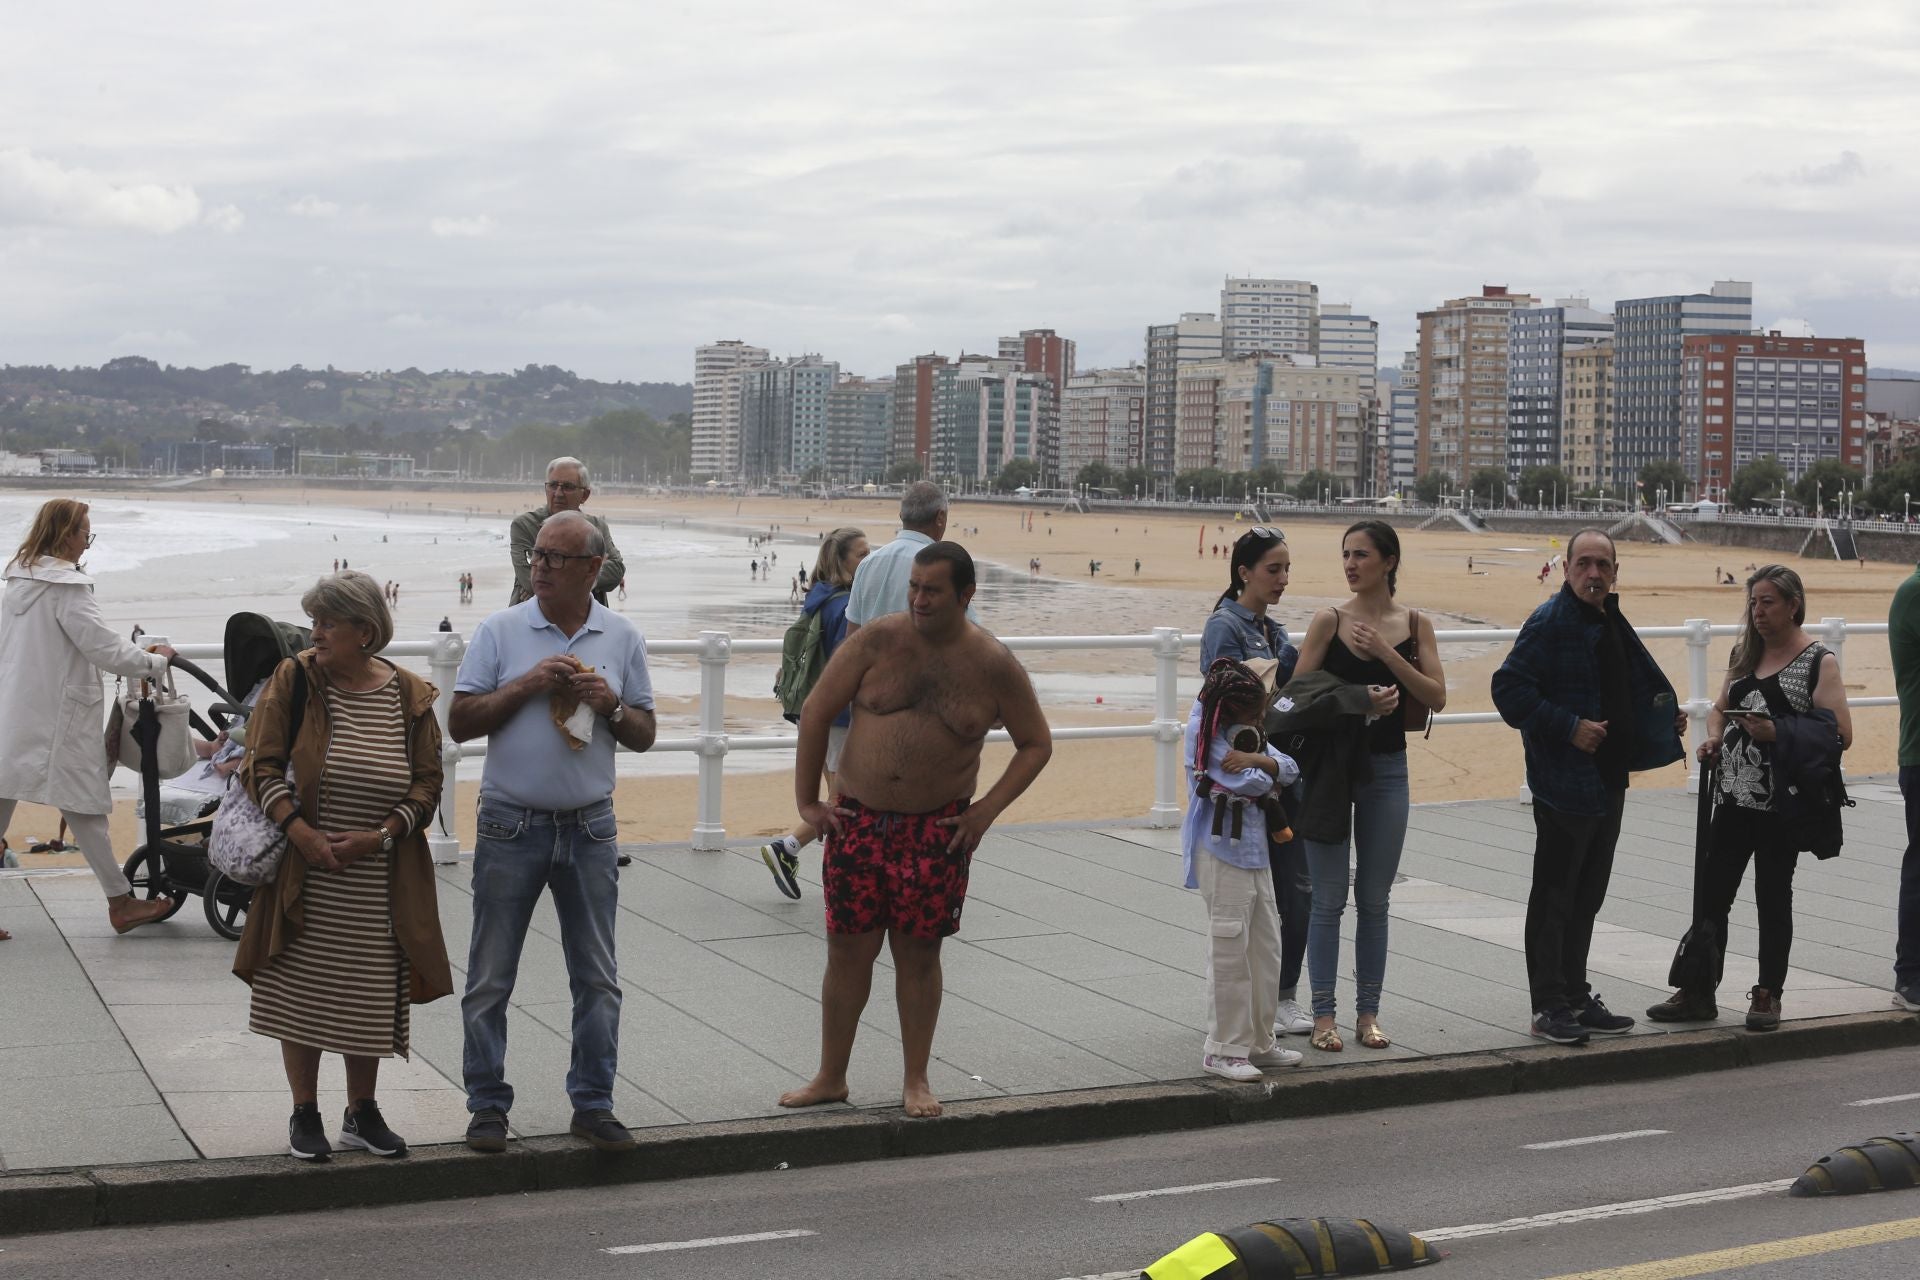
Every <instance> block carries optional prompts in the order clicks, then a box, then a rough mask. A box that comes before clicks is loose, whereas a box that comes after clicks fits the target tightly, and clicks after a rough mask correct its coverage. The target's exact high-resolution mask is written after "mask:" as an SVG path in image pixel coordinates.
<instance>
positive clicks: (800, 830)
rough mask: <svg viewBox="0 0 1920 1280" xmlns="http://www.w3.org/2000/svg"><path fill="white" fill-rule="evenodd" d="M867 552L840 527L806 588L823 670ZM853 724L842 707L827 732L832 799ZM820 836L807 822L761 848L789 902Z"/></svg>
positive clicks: (842, 635) (859, 535)
mask: <svg viewBox="0 0 1920 1280" xmlns="http://www.w3.org/2000/svg"><path fill="white" fill-rule="evenodd" d="M867 551H868V547H867V535H866V534H865V532H863V531H862V530H859V529H855V528H851V527H848V528H842V529H835V530H834V531H833V532H832V533H829V534H828V535H827V536H826V540H825V541H823V542H822V543H821V544H820V557H819V559H818V560H817V561H815V563H814V569H813V586H811V587H810V588H808V590H807V600H806V604H805V605H804V606H803V607H802V609H801V615H802V616H803V617H812V616H813V615H815V614H818V615H819V616H820V661H821V663H822V664H823V665H822V667H821V669H822V670H825V666H824V664H825V663H828V662H831V661H832V660H833V655H834V653H835V652H836V651H837V650H838V649H839V648H840V645H841V643H842V642H843V641H845V640H846V638H847V600H848V593H849V591H850V590H851V589H852V586H853V575H854V571H855V570H856V569H858V568H859V567H860V562H861V561H862V560H865V559H866V558H867ZM852 722H853V708H852V707H850V706H849V707H842V708H840V712H839V714H838V715H836V716H834V718H833V725H832V727H831V728H829V729H828V730H827V756H826V768H825V777H826V780H827V794H828V795H833V794H834V793H835V790H836V783H835V777H834V775H835V774H836V773H838V772H839V769H840V752H841V750H842V749H843V748H844V747H845V746H846V742H847V726H848V725H850V724H851V723H852ZM819 834H820V832H819V831H818V830H817V829H815V828H814V827H811V826H809V825H807V824H806V823H805V822H802V823H800V824H799V825H798V826H796V827H795V828H794V829H793V830H792V831H791V832H789V833H788V834H786V835H784V836H777V837H775V838H774V839H772V840H770V841H768V842H767V843H766V844H763V845H761V846H760V860H761V861H762V862H764V863H766V864H767V870H768V871H770V872H772V873H773V882H774V884H775V885H776V886H778V887H779V890H780V892H781V893H783V894H785V895H786V896H787V897H789V898H795V899H798V898H799V896H800V880H799V871H800V851H801V850H802V849H804V848H806V847H807V846H808V845H809V844H811V843H812V842H813V841H814V839H815V837H817V836H818V835H819Z"/></svg>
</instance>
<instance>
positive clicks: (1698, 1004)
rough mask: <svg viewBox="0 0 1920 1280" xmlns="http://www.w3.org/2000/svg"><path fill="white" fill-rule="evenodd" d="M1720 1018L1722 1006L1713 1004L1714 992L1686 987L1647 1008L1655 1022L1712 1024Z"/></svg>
mask: <svg viewBox="0 0 1920 1280" xmlns="http://www.w3.org/2000/svg"><path fill="white" fill-rule="evenodd" d="M1719 1016H1720V1006H1719V1005H1717V1004H1715V1003H1714V1002H1713V992H1711V991H1688V990H1687V989H1686V988H1684V987H1682V988H1681V989H1680V990H1678V991H1676V992H1674V993H1673V994H1672V995H1670V996H1668V997H1667V998H1666V999H1665V1000H1662V1001H1661V1002H1660V1003H1659V1004H1656V1005H1649V1006H1648V1008H1647V1017H1648V1018H1649V1019H1650V1020H1652V1021H1654V1022H1712V1021H1713V1020H1714V1019H1715V1018H1718V1017H1719Z"/></svg>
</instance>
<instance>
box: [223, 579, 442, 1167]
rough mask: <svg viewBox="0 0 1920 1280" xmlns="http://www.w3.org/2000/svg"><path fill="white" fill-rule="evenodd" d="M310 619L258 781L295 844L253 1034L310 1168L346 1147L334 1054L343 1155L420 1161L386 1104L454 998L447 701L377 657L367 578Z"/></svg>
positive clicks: (261, 975) (259, 971)
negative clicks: (409, 1156) (444, 872)
mask: <svg viewBox="0 0 1920 1280" xmlns="http://www.w3.org/2000/svg"><path fill="white" fill-rule="evenodd" d="M300 607H301V608H302V609H304V610H305V611H306V612H307V614H308V615H309V616H310V617H311V618H312V619H313V630H312V642H313V643H312V647H311V648H310V649H308V650H306V651H305V652H303V653H300V654H298V655H296V656H294V657H292V658H289V659H287V660H286V661H285V662H282V663H281V664H280V666H279V667H278V668H277V669H276V670H275V671H274V673H273V676H272V678H271V679H269V680H268V682H267V686H266V688H265V689H264V690H263V691H262V692H261V694H260V696H259V698H258V700H257V701H256V703H255V707H254V712H253V714H252V715H251V716H249V717H248V719H247V756H246V764H245V767H244V768H243V770H242V772H241V781H242V784H243V785H244V786H245V787H246V791H247V794H248V795H249V796H250V797H251V798H252V799H253V801H254V803H255V804H256V805H258V806H259V808H260V812H261V813H263V814H264V815H266V817H267V819H268V820H269V821H272V822H274V823H276V824H277V825H279V827H280V829H281V830H282V831H284V832H286V833H287V838H288V841H289V843H290V846H291V847H290V848H289V849H288V856H286V857H284V858H283V859H282V860H281V862H280V866H279V868H278V869H277V871H276V872H275V874H274V878H273V879H272V880H270V881H268V882H267V883H266V884H265V885H263V886H262V887H261V888H260V889H259V890H258V891H256V892H255V893H254V895H253V902H252V906H251V907H250V908H249V909H248V911H247V926H246V931H245V932H244V933H243V934H241V936H240V945H239V947H238V949H237V950H236V952H235V954H234V959H233V972H234V975H235V976H236V977H238V978H240V979H242V980H243V981H245V982H246V983H247V984H248V985H249V986H250V987H251V988H252V993H251V1002H250V1006H249V1013H248V1019H247V1026H248V1029H249V1030H250V1031H252V1032H253V1033H254V1034H256V1035H261V1036H265V1037H267V1038H269V1039H273V1040H278V1041H280V1060H281V1066H282V1069H283V1070H284V1071H285V1072H286V1077H287V1084H288V1087H289V1088H290V1089H291V1090H292V1093H293V1115H292V1117H291V1118H290V1119H289V1120H288V1122H287V1141H288V1149H289V1151H290V1152H291V1154H292V1155H293V1156H294V1158H296V1159H300V1160H314V1161H320V1160H325V1159H327V1158H328V1157H329V1156H330V1155H331V1154H332V1151H333V1144H331V1143H329V1142H328V1141H327V1135H326V1127H325V1124H324V1122H323V1121H322V1120H321V1117H320V1106H319V1100H318V1094H319V1083H320V1056H321V1054H323V1053H337V1054H339V1055H341V1056H342V1057H343V1058H344V1059H345V1067H346V1078H347V1103H348V1105H347V1113H346V1117H345V1119H344V1120H343V1121H342V1123H341V1128H340V1145H341V1146H342V1147H349V1148H354V1149H356V1150H361V1151H369V1152H372V1153H373V1154H374V1155H377V1156H404V1155H405V1154H406V1153H407V1144H406V1142H405V1140H403V1139H402V1138H401V1137H400V1136H399V1135H398V1134H396V1133H394V1131H393V1130H392V1129H391V1128H389V1127H388V1125H387V1122H386V1120H385V1118H384V1117H382V1115H381V1113H380V1107H379V1104H378V1103H377V1102H376V1101H375V1100H374V1088H375V1085H376V1083H377V1081H378V1079H379V1071H380V1059H382V1058H391V1057H394V1056H396V1055H397V1056H399V1057H402V1058H404V1057H406V1056H407V1051H408V1046H409V1042H410V1039H411V1034H410V1031H411V1010H410V1006H412V1005H415V1004H425V1003H427V1002H428V1001H432V1000H438V999H439V998H440V997H442V996H445V995H449V994H451V993H452V991H453V973H452V971H451V969H450V968H449V966H448V963H447V945H446V940H445V939H444V938H443V937H442V935H441V932H440V911H439V906H438V898H437V896H436V893H435V888H434V875H433V859H432V856H431V855H430V854H429V853H428V852H427V837H426V829H427V821H428V819H430V818H431V817H432V816H433V812H434V810H435V809H436V808H437V807H438V805H439V802H440V725H439V722H438V721H437V720H435V719H434V715H433V704H434V699H435V696H436V693H435V690H434V687H433V686H432V685H431V684H428V683H427V682H426V681H425V680H422V679H421V678H420V677H419V676H416V675H414V674H413V673H412V672H410V671H407V670H405V669H404V668H401V667H398V666H395V665H394V664H393V663H392V662H390V661H388V660H387V659H385V658H381V657H378V656H376V655H378V654H379V652H380V650H382V649H384V648H386V646H387V645H388V644H389V643H391V642H392V640H393V617H392V615H391V614H389V613H388V612H387V609H386V605H385V603H384V602H383V601H382V600H381V599H380V598H379V596H378V594H377V593H376V588H375V587H374V583H373V579H372V578H370V577H368V576H367V575H366V574H364V573H345V574H334V575H332V576H331V577H327V578H322V579H321V580H320V581H319V582H318V583H316V584H315V585H314V586H313V588H312V589H311V590H309V591H308V592H307V593H306V595H305V596H303V597H302V598H301V601H300ZM296 668H297V669H298V672H299V681H298V685H296ZM297 687H298V688H302V689H303V690H304V693H303V697H304V702H303V703H302V705H301V706H300V707H299V709H298V713H297V714H298V715H299V717H300V720H299V724H298V728H297V729H296V728H295V727H294V723H293V717H294V715H295V714H296V711H295V708H294V705H293V699H294V696H295V691H296V688H297ZM295 779H298V784H297V788H296V783H295Z"/></svg>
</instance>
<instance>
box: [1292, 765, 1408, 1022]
mask: <svg viewBox="0 0 1920 1280" xmlns="http://www.w3.org/2000/svg"><path fill="white" fill-rule="evenodd" d="M1406 842H1407V753H1406V752H1404V751H1396V752H1393V753H1392V754H1390V755H1377V756H1374V757H1373V779H1372V781H1370V782H1367V783H1366V784H1364V785H1363V786H1361V787H1360V789H1359V791H1358V792H1357V793H1356V794H1355V796H1354V798H1353V836H1352V839H1351V840H1350V841H1342V842H1341V843H1339V844H1322V843H1321V842H1320V841H1318V840H1307V841H1304V842H1303V843H1304V844H1305V845H1306V849H1307V870H1308V871H1309V873H1311V875H1312V877H1313V917H1312V923H1311V924H1310V926H1309V927H1308V930H1307V981H1308V984H1309V985H1310V986H1311V988H1312V991H1313V1016H1314V1017H1316V1018H1330V1017H1332V1016H1333V1014H1334V1011H1335V1008H1336V1006H1335V1004H1334V999H1333V991H1334V982H1335V980H1336V979H1337V978H1338V976H1339V973H1340V917H1341V916H1342V915H1343V914H1344V913H1345V912H1346V909H1347V879H1348V872H1349V869H1350V868H1351V870H1352V876H1353V903H1354V908H1355V914H1356V920H1355V927H1354V940H1353V970H1354V973H1353V977H1354V984H1355V987H1356V989H1357V990H1356V996H1355V999H1354V1009H1355V1012H1357V1013H1361V1014H1377V1013H1379V1012H1380V988H1381V987H1382V986H1383V985H1385V983H1386V979H1387V899H1388V896H1389V895H1390V894H1391V893H1392V891H1393V878H1394V876H1395V875H1397V874H1398V873H1399V871H1400V850H1401V848H1402V847H1403V846H1404V845H1405V844H1406ZM1349 847H1351V849H1352V851H1353V853H1352V862H1351V864H1350V863H1349V860H1348V850H1349Z"/></svg>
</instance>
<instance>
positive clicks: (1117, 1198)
mask: <svg viewBox="0 0 1920 1280" xmlns="http://www.w3.org/2000/svg"><path fill="white" fill-rule="evenodd" d="M1278 1181H1280V1179H1278V1178H1235V1179H1234V1180H1233V1181H1232V1182H1196V1183H1194V1184H1193V1185H1192V1186H1190V1187H1156V1188H1154V1189H1153V1190H1152V1191H1122V1192H1119V1193H1118V1194H1115V1195H1110V1196H1088V1197H1087V1199H1088V1200H1089V1201H1091V1202H1092V1203H1094V1204H1118V1203H1120V1202H1121V1201H1123V1200H1146V1199H1148V1198H1150V1197H1152V1196H1188V1195H1192V1194H1193V1193H1194V1192H1196V1191H1228V1190H1231V1189H1233V1188H1234V1187H1264V1186H1266V1185H1267V1184H1268V1183H1270V1182H1278ZM1134 1274H1135V1275H1138V1274H1139V1272H1137V1271H1136V1272H1135V1273H1134Z"/></svg>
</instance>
